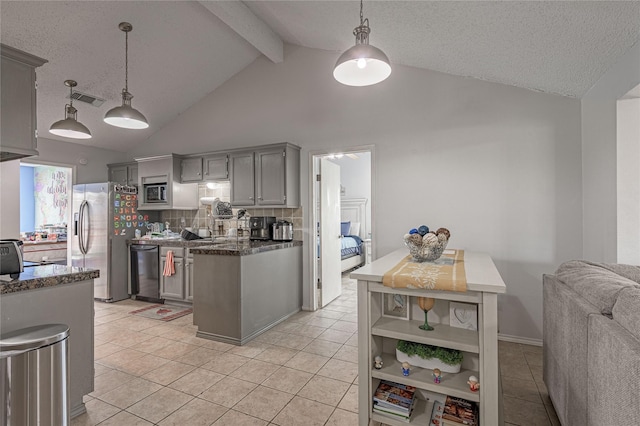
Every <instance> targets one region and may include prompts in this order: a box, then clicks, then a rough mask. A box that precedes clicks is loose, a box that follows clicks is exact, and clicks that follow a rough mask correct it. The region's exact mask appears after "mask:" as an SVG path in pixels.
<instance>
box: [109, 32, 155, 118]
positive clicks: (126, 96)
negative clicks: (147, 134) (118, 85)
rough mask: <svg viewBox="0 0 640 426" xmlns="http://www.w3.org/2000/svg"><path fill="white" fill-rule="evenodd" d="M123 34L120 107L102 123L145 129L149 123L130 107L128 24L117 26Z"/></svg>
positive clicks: (113, 109) (111, 110)
mask: <svg viewBox="0 0 640 426" xmlns="http://www.w3.org/2000/svg"><path fill="white" fill-rule="evenodd" d="M118 28H120V30H121V31H124V34H125V53H124V89H122V106H119V107H115V108H112V109H110V110H109V111H108V112H107V114H106V115H105V116H104V122H105V123H107V124H111V125H112V126H116V127H122V128H125V129H146V128H147V127H149V123H148V122H147V119H146V118H145V116H144V115H142V113H141V112H140V111H138V110H137V109H135V108H133V107H132V106H131V99H132V98H133V95H132V94H131V93H129V32H130V31H131V30H132V29H133V26H132V25H131V24H130V23H128V22H121V23H120V25H118Z"/></svg>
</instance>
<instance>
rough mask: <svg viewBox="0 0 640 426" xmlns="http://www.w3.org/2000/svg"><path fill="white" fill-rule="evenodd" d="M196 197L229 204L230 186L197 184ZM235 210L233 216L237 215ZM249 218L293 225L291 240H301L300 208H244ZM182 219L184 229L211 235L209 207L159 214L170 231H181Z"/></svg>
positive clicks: (227, 183)
mask: <svg viewBox="0 0 640 426" xmlns="http://www.w3.org/2000/svg"><path fill="white" fill-rule="evenodd" d="M198 197H199V198H202V197H218V198H219V199H220V201H226V202H229V200H230V199H231V184H230V183H229V182H215V183H213V184H211V183H209V184H207V183H200V184H198ZM238 210H240V209H237V208H234V209H233V214H234V215H236V214H237V213H238ZM246 210H247V213H248V214H249V215H250V216H275V217H276V219H277V220H286V221H288V222H291V223H293V238H294V239H295V240H302V207H298V208H246ZM183 219H184V227H187V228H192V230H193V232H197V230H198V229H207V230H208V231H209V235H211V206H206V205H201V206H200V208H199V209H198V210H163V211H162V212H161V213H160V220H161V221H162V222H169V224H170V227H171V230H172V231H175V232H180V231H181V223H182V221H183Z"/></svg>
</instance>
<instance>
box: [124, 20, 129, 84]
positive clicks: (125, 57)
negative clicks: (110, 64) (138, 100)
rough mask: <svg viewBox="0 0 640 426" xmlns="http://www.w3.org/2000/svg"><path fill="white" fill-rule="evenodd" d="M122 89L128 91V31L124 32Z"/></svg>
mask: <svg viewBox="0 0 640 426" xmlns="http://www.w3.org/2000/svg"><path fill="white" fill-rule="evenodd" d="M124 90H125V91H126V92H128V91H129V32H128V31H125V33H124Z"/></svg>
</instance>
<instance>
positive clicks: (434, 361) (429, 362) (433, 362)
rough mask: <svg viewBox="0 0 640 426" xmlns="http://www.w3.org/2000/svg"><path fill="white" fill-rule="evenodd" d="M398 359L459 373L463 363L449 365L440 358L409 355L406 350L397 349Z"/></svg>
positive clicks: (446, 371)
mask: <svg viewBox="0 0 640 426" xmlns="http://www.w3.org/2000/svg"><path fill="white" fill-rule="evenodd" d="M396 359H397V360H398V362H408V363H409V364H411V365H412V366H414V367H420V368H428V369H430V370H433V369H434V368H439V369H440V371H442V372H443V373H459V372H460V367H461V366H462V364H458V365H449V364H445V363H444V362H442V361H440V360H439V359H438V358H427V359H424V358H420V357H419V356H418V355H411V356H409V355H407V354H405V353H404V352H402V351H400V350H398V349H396Z"/></svg>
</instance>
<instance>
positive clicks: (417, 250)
mask: <svg viewBox="0 0 640 426" xmlns="http://www.w3.org/2000/svg"><path fill="white" fill-rule="evenodd" d="M449 237H450V233H449V231H448V230H446V229H445V228H440V229H438V231H436V232H435V233H433V232H430V233H428V234H426V235H424V237H423V236H420V235H419V234H406V235H405V236H404V244H405V245H406V246H407V247H408V248H409V253H410V254H411V257H412V258H413V260H414V261H416V262H426V261H433V260H436V259H438V258H440V256H442V253H443V252H444V250H445V249H446V248H447V243H448V242H449Z"/></svg>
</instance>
